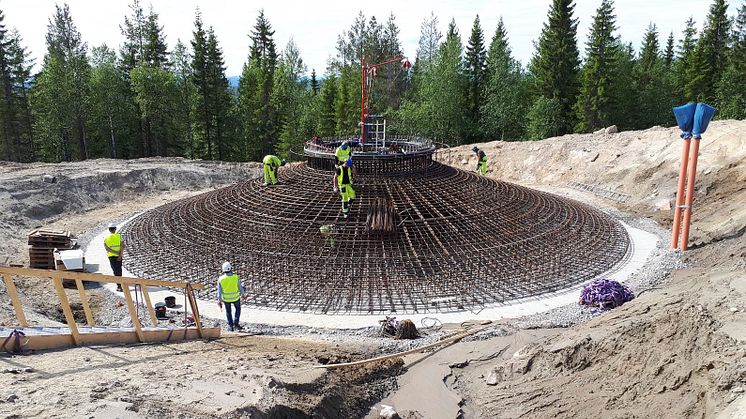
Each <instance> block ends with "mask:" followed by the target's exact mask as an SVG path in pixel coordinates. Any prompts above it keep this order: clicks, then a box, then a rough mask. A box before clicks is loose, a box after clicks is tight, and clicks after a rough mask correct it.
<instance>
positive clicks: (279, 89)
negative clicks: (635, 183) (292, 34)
mask: <svg viewBox="0 0 746 419" xmlns="http://www.w3.org/2000/svg"><path fill="white" fill-rule="evenodd" d="M305 71H306V66H305V64H304V63H303V60H302V59H301V57H300V51H299V50H298V46H297V45H296V44H295V42H294V41H293V40H292V39H291V40H290V41H288V43H287V45H286V47H285V50H284V51H283V53H282V56H281V57H280V60H279V65H278V67H277V71H275V83H274V89H275V90H274V92H273V93H272V100H273V102H274V103H275V107H276V108H277V110H278V114H279V115H281V120H280V141H279V143H278V145H277V152H278V154H280V155H281V156H282V157H284V158H286V159H288V160H291V159H293V158H294V155H293V154H292V153H291V151H295V152H296V153H299V152H300V151H301V150H302V149H303V145H304V143H305V141H306V140H307V139H308V138H309V137H310V136H311V135H312V132H311V131H312V129H311V128H310V126H307V125H305V120H304V118H303V110H304V106H305V105H306V102H307V101H308V99H309V98H310V97H311V95H310V94H309V92H308V91H307V86H306V83H305V82H301V81H300V76H301V74H302V73H304V72H305Z"/></svg>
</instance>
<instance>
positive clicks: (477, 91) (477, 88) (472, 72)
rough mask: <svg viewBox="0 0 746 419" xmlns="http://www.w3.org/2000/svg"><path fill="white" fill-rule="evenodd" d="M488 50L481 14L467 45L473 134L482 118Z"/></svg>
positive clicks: (466, 66) (466, 63) (475, 21)
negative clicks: (480, 22) (480, 19)
mask: <svg viewBox="0 0 746 419" xmlns="http://www.w3.org/2000/svg"><path fill="white" fill-rule="evenodd" d="M486 66H487V51H486V50H485V47H484V34H483V33H482V26H481V25H480V24H479V15H477V17H476V18H475V19H474V26H472V28H471V36H470V37H469V43H468V44H467V46H466V59H465V70H466V76H467V77H468V80H469V91H468V94H469V97H468V112H469V115H468V118H469V122H470V124H471V125H472V126H471V130H472V132H473V134H472V135H473V136H474V137H476V136H478V135H475V134H477V133H476V131H477V130H478V122H479V119H480V109H481V108H482V91H483V90H484V79H485V72H486V70H487V68H486Z"/></svg>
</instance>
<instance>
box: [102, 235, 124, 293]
mask: <svg viewBox="0 0 746 419" xmlns="http://www.w3.org/2000/svg"><path fill="white" fill-rule="evenodd" d="M104 248H105V249H106V256H108V257H109V265H111V271H112V272H113V273H114V276H122V254H123V252H124V242H122V235H121V234H119V233H117V225H116V224H114V223H111V224H109V234H108V235H107V236H106V237H105V238H104ZM117 291H120V292H121V291H123V290H122V284H117Z"/></svg>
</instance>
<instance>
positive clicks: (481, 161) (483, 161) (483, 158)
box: [471, 146, 487, 176]
mask: <svg viewBox="0 0 746 419" xmlns="http://www.w3.org/2000/svg"><path fill="white" fill-rule="evenodd" d="M471 151H473V152H474V153H476V154H477V173H479V174H481V175H482V176H485V175H486V174H487V155H486V154H484V151H482V150H480V149H479V147H477V146H474V147H473V148H472V149H471Z"/></svg>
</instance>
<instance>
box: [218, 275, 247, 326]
mask: <svg viewBox="0 0 746 419" xmlns="http://www.w3.org/2000/svg"><path fill="white" fill-rule="evenodd" d="M241 298H246V292H245V291H244V288H243V284H241V280H239V279H238V275H236V274H234V273H233V265H231V263H230V262H225V263H223V274H222V275H220V278H218V307H220V308H221V309H222V308H223V304H225V317H226V319H227V320H228V328H230V330H231V332H232V331H234V330H241V326H240V324H239V321H240V318H241ZM231 306H232V307H234V308H235V315H232V314H231Z"/></svg>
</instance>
